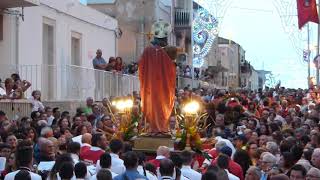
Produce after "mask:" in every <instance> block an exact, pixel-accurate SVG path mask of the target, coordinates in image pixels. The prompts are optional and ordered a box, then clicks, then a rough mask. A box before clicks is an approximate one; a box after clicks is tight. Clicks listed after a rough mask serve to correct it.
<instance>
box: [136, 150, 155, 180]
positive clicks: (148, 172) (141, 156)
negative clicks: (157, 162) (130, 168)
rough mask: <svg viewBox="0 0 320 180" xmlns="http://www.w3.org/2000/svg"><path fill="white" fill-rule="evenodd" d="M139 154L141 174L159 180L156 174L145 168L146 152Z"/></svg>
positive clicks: (150, 179)
mask: <svg viewBox="0 0 320 180" xmlns="http://www.w3.org/2000/svg"><path fill="white" fill-rule="evenodd" d="M137 155H138V157H139V162H138V163H139V165H138V168H137V171H138V172H139V174H141V175H143V176H146V177H147V178H148V179H149V180H158V177H157V176H156V175H155V174H153V173H151V172H150V171H148V170H146V169H145V161H146V156H145V155H144V153H138V154H137Z"/></svg>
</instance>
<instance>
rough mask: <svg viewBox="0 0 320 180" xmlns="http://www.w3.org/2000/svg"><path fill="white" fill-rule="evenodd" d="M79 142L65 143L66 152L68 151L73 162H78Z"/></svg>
mask: <svg viewBox="0 0 320 180" xmlns="http://www.w3.org/2000/svg"><path fill="white" fill-rule="evenodd" d="M80 148H81V147H80V144H79V143H78V142H72V141H71V142H69V143H68V145H67V153H70V155H71V158H72V159H73V162H74V164H77V163H78V162H79V159H80V158H79V155H80Z"/></svg>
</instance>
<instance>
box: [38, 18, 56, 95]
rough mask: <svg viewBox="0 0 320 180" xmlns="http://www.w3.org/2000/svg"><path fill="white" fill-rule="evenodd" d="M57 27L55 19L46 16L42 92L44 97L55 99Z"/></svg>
mask: <svg viewBox="0 0 320 180" xmlns="http://www.w3.org/2000/svg"><path fill="white" fill-rule="evenodd" d="M55 27H56V22H55V20H53V19H49V18H46V17H44V18H43V24H42V69H41V70H42V76H41V78H42V83H41V92H42V96H43V97H44V99H48V100H50V99H53V98H54V95H55V93H54V92H55V89H56V88H54V87H56V84H55V82H56V77H55V70H56V69H55V52H56V50H55V30H56V29H55Z"/></svg>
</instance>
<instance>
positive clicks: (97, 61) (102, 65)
mask: <svg viewBox="0 0 320 180" xmlns="http://www.w3.org/2000/svg"><path fill="white" fill-rule="evenodd" d="M92 65H93V68H94V69H96V71H95V83H96V88H95V95H96V96H95V97H101V96H100V95H102V93H103V92H101V88H102V84H103V75H104V71H105V70H106V69H107V67H108V64H107V62H106V60H104V58H103V57H102V50H101V49H98V50H97V52H96V57H95V58H94V59H93V60H92Z"/></svg>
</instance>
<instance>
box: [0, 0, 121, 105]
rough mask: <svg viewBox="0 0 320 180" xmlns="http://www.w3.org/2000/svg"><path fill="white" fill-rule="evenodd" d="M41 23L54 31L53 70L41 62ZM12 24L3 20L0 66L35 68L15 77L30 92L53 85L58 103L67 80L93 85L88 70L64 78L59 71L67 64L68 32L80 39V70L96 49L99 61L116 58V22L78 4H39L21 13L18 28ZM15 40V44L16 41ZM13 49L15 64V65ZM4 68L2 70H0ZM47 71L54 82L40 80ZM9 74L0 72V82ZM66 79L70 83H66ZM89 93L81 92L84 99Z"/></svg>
mask: <svg viewBox="0 0 320 180" xmlns="http://www.w3.org/2000/svg"><path fill="white" fill-rule="evenodd" d="M45 19H47V20H48V19H49V21H50V23H52V24H53V25H54V29H55V30H54V34H55V35H54V42H55V45H54V63H53V65H54V66H56V68H53V69H48V68H47V66H46V65H44V64H45V62H43V55H42V46H43V38H42V35H43V34H42V32H43V24H44V22H45V21H46V20H45ZM15 22H16V21H15V16H9V15H5V16H4V40H3V41H0V55H1V61H0V62H1V63H0V64H9V65H35V66H25V68H20V69H19V73H21V76H22V78H24V79H27V80H29V81H31V83H32V85H33V86H32V87H33V89H39V90H43V88H44V87H46V86H47V85H46V84H44V83H48V84H50V83H51V84H53V86H52V89H53V88H54V89H55V90H54V91H55V92H54V93H53V95H54V97H55V98H58V99H62V98H63V97H64V96H65V95H66V94H67V93H66V92H67V91H69V90H70V80H72V81H77V82H81V81H83V79H85V80H88V79H91V82H92V84H88V83H87V82H86V84H79V83H78V84H77V87H78V86H84V85H86V86H94V85H95V84H94V83H95V82H94V73H92V72H91V73H90V75H88V72H87V71H91V70H83V69H81V68H77V70H76V71H79V72H80V71H82V72H81V73H80V74H79V72H77V73H78V74H74V73H73V72H72V73H73V74H72V73H71V74H70V73H69V74H68V72H66V71H65V70H61V67H65V65H70V63H71V37H72V32H76V33H78V34H80V35H81V46H80V52H81V55H80V57H81V58H80V59H81V62H80V65H81V66H82V67H86V68H92V59H93V58H94V57H95V52H96V50H97V49H102V52H103V57H104V58H105V59H106V60H107V61H108V58H109V57H110V56H116V55H117V48H116V47H117V39H116V38H115V33H114V30H115V29H116V28H117V26H118V23H117V20H115V19H113V18H111V17H110V16H108V15H105V14H102V13H100V12H98V11H96V10H94V9H91V8H90V7H87V6H85V5H83V4H80V3H79V2H78V1H73V0H54V1H52V0H40V6H36V7H28V8H25V9H24V21H22V20H21V18H20V19H19V23H18V26H16V24H15ZM16 27H18V35H16V34H15V28H16ZM16 38H18V41H16ZM16 42H18V48H16ZM17 49H18V52H17V55H18V57H19V58H18V61H16V59H17V58H16V51H17ZM63 65H64V66H63ZM44 67H45V68H44ZM4 68H5V67H4V66H2V68H0V70H3V69H4ZM28 68H29V69H28ZM59 68H60V69H59ZM49 70H50V71H54V73H53V75H54V77H51V80H52V81H54V82H47V81H45V79H44V77H46V76H49V75H48V71H49ZM83 71H86V72H85V73H84V72H83ZM12 72H13V70H12V69H10V68H6V72H4V71H1V73H0V75H1V78H2V79H5V78H6V77H7V76H8V75H9V74H10V73H12ZM24 72H25V73H24ZM26 72H27V73H26ZM74 75H78V76H76V77H77V79H74V77H73V76H74ZM70 76H72V78H73V79H70V78H71V77H70ZM61 82H62V83H61ZM58 83H61V84H58ZM93 93H94V92H93V90H92V89H90V90H88V91H86V92H85V94H87V96H93ZM28 94H30V92H28Z"/></svg>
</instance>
